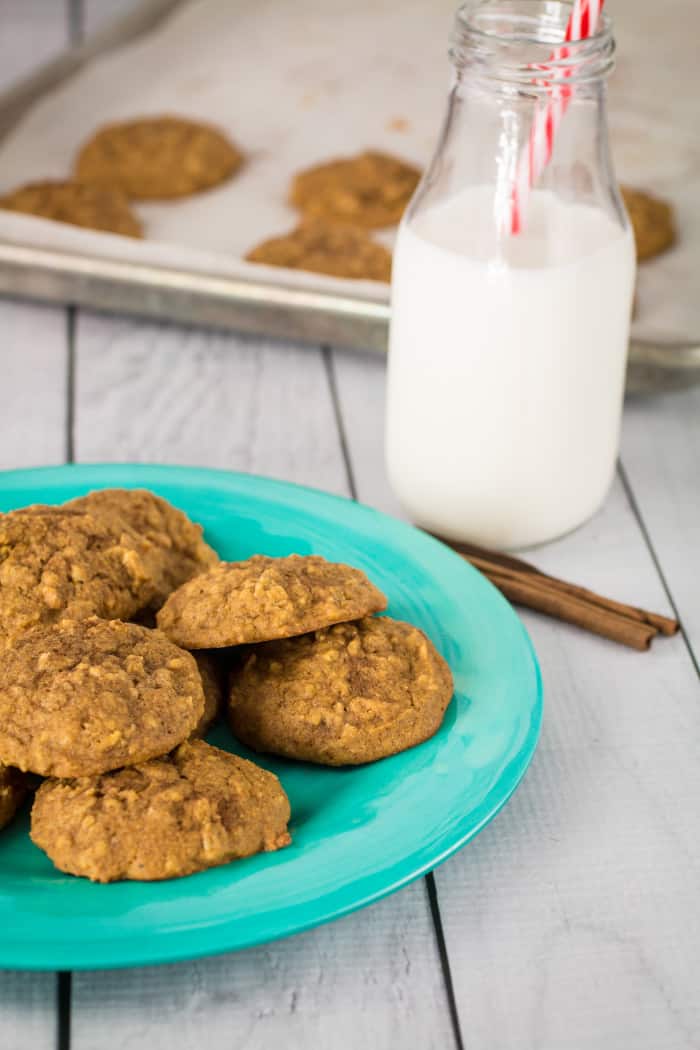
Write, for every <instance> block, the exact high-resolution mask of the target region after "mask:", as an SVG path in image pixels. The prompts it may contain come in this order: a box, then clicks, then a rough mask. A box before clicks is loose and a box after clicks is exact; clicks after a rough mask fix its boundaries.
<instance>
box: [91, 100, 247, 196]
mask: <svg viewBox="0 0 700 1050" xmlns="http://www.w3.org/2000/svg"><path fill="white" fill-rule="evenodd" d="M242 163H243V156H242V154H241V153H240V152H239V151H238V150H237V149H236V147H235V146H234V145H233V143H232V142H229V140H228V139H227V138H226V136H225V135H224V134H223V133H222V132H221V131H219V130H218V129H217V128H214V127H211V126H210V125H208V124H200V123H198V122H197V121H194V120H186V119H183V118H182V117H170V116H164V117H144V118H143V119H139V120H129V121H125V122H124V123H119V124H107V125H105V127H103V128H100V129H99V130H98V131H96V132H95V134H94V135H93V136H92V138H90V139H89V140H88V141H87V142H86V143H85V145H84V146H83V147H82V149H81V150H80V152H79V153H78V157H77V159H76V163H75V172H76V176H77V177H78V178H79V179H81V180H83V181H85V182H91V183H94V184H96V185H99V186H118V187H119V188H120V189H121V190H123V192H124V193H126V195H127V196H128V197H131V198H133V199H134V200H167V199H169V198H173V197H187V196H189V195H190V194H191V193H199V192H200V191H201V190H207V189H210V188H211V187H212V186H218V185H219V184H220V183H222V182H226V180H227V179H230V178H231V176H232V175H233V174H234V173H235V172H236V171H237V170H238V169H239V168H240V166H241V164H242Z"/></svg>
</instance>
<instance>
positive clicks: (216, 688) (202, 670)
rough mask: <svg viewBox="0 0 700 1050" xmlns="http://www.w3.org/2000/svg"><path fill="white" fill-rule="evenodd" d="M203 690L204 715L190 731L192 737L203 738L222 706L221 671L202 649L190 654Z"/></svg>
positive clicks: (216, 661)
mask: <svg viewBox="0 0 700 1050" xmlns="http://www.w3.org/2000/svg"><path fill="white" fill-rule="evenodd" d="M192 655H193V656H194V659H195V663H196V664H197V670H198V671H199V675H200V678H201V679H202V688H203V690H204V714H203V715H202V717H201V718H200V720H199V722H198V723H197V725H196V726H195V728H194V730H193V731H192V736H198V737H201V736H204V735H205V734H206V733H207V732H208V731H209V730H210V729H211V727H212V726H213V724H214V722H216V720H217V718H218V717H219V714H220V713H221V710H222V708H223V706H224V689H223V669H222V667H221V666H220V664H219V661H218V660H217V658H216V656H215V655H214V654H213V653H208V652H206V650H204V649H200V650H199V652H194V653H192Z"/></svg>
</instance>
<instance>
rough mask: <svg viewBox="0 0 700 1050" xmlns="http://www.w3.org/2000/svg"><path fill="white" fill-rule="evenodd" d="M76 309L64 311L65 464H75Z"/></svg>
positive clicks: (69, 308) (70, 308)
mask: <svg viewBox="0 0 700 1050" xmlns="http://www.w3.org/2000/svg"><path fill="white" fill-rule="evenodd" d="M76 325H77V309H76V307H75V306H69V307H68V308H67V310H66V343H67V355H66V463H75V342H76Z"/></svg>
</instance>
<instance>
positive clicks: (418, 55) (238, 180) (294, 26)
mask: <svg viewBox="0 0 700 1050" xmlns="http://www.w3.org/2000/svg"><path fill="white" fill-rule="evenodd" d="M630 3H631V0H626V3H624V4H622V3H620V6H629V4H630ZM632 6H637V7H638V5H634V4H633V5H632ZM454 10H455V3H454V2H453V0H351V2H349V0H191V2H190V3H188V4H186V5H185V6H184V7H183V8H180V9H178V10H177V11H175V12H174V14H173V15H171V16H170V18H169V19H168V20H167V21H166V22H164V23H161V25H160V26H158V27H157V28H156V29H155V30H153V31H152V32H150V33H149V34H147V35H145V36H143V37H142V38H141V39H140V40H138V41H137V42H136V43H131V44H129V45H128V46H126V47H124V48H122V49H119V50H116V51H113V52H111V53H110V54H108V55H106V56H104V57H103V58H101V59H99V60H97V61H96V62H94V63H93V64H92V65H90V66H89V67H88V68H86V69H85V70H83V71H81V72H80V73H78V74H77V75H76V76H74V77H73V78H72V79H71V80H70V81H69V82H67V83H66V85H64V87H62V88H61V89H59V90H58V91H56V92H55V93H53V94H52V95H51V96H50V97H47V98H46V99H44V100H42V101H41V102H39V103H37V105H36V106H35V107H34V108H33V109H32V111H31V112H30V113H29V114H28V115H27V116H26V117H25V119H24V120H23V121H22V123H21V124H20V125H19V126H18V127H17V128H16V129H15V130H14V131H13V132H12V133H11V134H10V136H9V137H8V138H7V139H6V140H5V141H4V142H3V144H2V146H1V147H0V192H2V191H6V190H9V189H11V188H12V187H14V186H16V185H19V184H21V183H22V182H26V181H31V180H36V179H40V178H61V177H65V176H67V175H68V174H69V173H70V170H71V164H72V159H73V157H74V155H75V152H76V150H77V148H78V147H79V146H80V144H81V143H82V142H83V141H84V140H85V139H86V138H88V137H89V135H90V134H91V133H92V131H93V130H94V129H95V128H97V127H98V126H99V125H100V124H103V123H105V122H107V121H111V120H118V119H123V118H128V117H134V116H142V115H147V114H162V113H173V114H181V115H185V116H190V117H193V118H195V119H197V118H199V119H202V120H208V121H211V122H213V123H215V124H217V125H219V126H221V127H222V128H223V129H225V130H226V131H227V132H228V134H229V135H230V136H231V138H232V139H233V140H234V141H235V142H236V143H237V144H238V145H239V146H240V148H241V149H242V150H243V151H244V152H245V153H246V155H247V162H246V165H245V167H244V169H243V170H242V171H241V172H240V173H239V174H238V175H237V176H236V177H235V178H234V179H233V180H232V181H231V182H230V183H228V184H226V185H224V186H222V187H220V188H217V189H214V190H211V191H209V192H207V193H202V194H198V195H197V196H194V197H190V198H187V199H184V200H179V201H176V202H162V203H161V202H158V203H150V204H138V205H136V208H137V210H138V213H139V215H140V217H141V218H142V220H143V222H144V225H145V228H146V235H147V238H148V239H147V240H145V241H143V242H136V241H131V240H128V239H126V238H121V237H116V236H113V235H109V234H101V233H95V232H92V231H84V230H79V229H77V228H74V227H70V226H66V225H62V224H59V223H52V222H48V221H46V220H41V219H35V218H32V217H25V216H19V215H14V214H10V213H6V212H2V211H0V238H2V239H3V240H11V241H14V242H21V243H31V244H33V245H41V246H43V247H56V248H63V249H69V250H73V251H81V252H83V251H84V252H91V253H93V254H98V255H103V256H106V257H109V258H112V259H120V260H132V261H138V262H142V263H158V264H165V265H168V266H172V267H174V268H182V269H186V270H195V271H199V272H208V273H215V274H229V275H232V276H245V275H250V274H251V273H254V274H255V276H256V277H257V278H258V279H260V278H261V277H263V276H264V277H265V278H269V279H270V280H272V281H278V280H280V278H281V277H283V278H284V281H285V283H286V284H298V285H300V286H305V287H314V288H326V289H329V290H334V291H343V292H351V293H355V294H358V295H362V296H363V297H369V298H380V299H382V298H385V297H386V295H387V289H386V286H382V285H378V284H374V283H373V282H364V281H363V282H357V281H346V280H338V279H337V278H328V277H321V276H316V275H308V274H301V273H293V272H291V271H280V270H276V269H272V268H268V267H261V266H253V264H249V263H245V262H243V261H242V260H241V256H242V255H243V254H244V253H245V252H246V251H247V250H248V249H249V248H251V247H252V246H253V245H254V244H256V243H257V242H258V241H260V240H262V239H263V238H265V237H268V236H273V235H276V234H279V233H281V232H283V231H285V230H288V229H290V228H291V227H292V226H293V225H294V223H295V221H296V218H297V215H296V213H295V212H294V211H293V210H292V209H291V208H289V207H288V206H287V204H286V203H285V201H286V196H287V190H288V185H289V181H290V178H291V176H292V175H293V174H294V173H295V172H297V171H299V170H300V169H301V168H304V167H306V166H308V165H309V164H312V163H315V162H317V161H321V160H325V159H327V158H330V157H335V156H338V155H343V154H349V153H353V152H356V151H358V150H361V149H365V148H368V147H376V148H380V149H386V150H388V151H390V152H392V153H395V154H397V155H399V156H402V157H405V158H406V159H407V160H410V161H413V162H415V163H418V164H424V163H426V162H427V160H428V159H429V157H430V154H431V152H432V149H433V144H434V141H435V139H436V137H437V134H438V130H439V126H440V122H441V120H442V115H443V109H444V105H445V96H446V89H447V85H448V80H449V69H448V61H447V56H446V48H447V37H448V33H449V29H450V25H451V21H452V17H453V14H454ZM638 21H639V19H636V22H635V24H636V23H637V22H638ZM624 46H625V42H624V40H623V41H622V42H621V50H623V53H624ZM634 52H639V54H635V53H634ZM642 63H644V64H645V65H646V67H647V74H648V75H647V79H646V80H645V82H644V85H643V91H641V92H639V91H637V90H635V88H634V84H635V82H636V83H637V84H639V80H638V72H639V66H640V65H641V64H642ZM651 74H653V70H649V64H648V54H647V53H645V52H644V36H643V27H642V31H641V32H640V35H639V39H638V40H637V38H636V37H635V38H634V39H632V40H631V42H630V49H629V52H628V54H627V58H626V60H625V63H624V64H623V65H622V66H621V69H620V71H619V74H618V80H619V82H620V83H619V85H618V87H617V95H616V96H615V100H614V109H613V120H612V124H613V136H614V141H615V145H616V157H617V165H618V171H619V174H620V176H621V177H622V178H624V179H627V180H629V181H631V182H633V183H636V184H637V185H640V186H642V187H644V186H647V187H651V188H656V189H657V190H658V191H660V192H662V193H664V194H666V195H668V196H670V197H672V198H673V199H674V201H675V202H676V204H677V205H678V206H679V207H680V211H681V217H682V229H683V240H682V243H681V245H680V246H679V248H678V249H677V250H675V251H674V252H672V253H670V254H669V255H667V256H666V257H664V258H663V259H660V260H658V261H656V262H653V263H650V264H648V266H647V267H645V268H644V269H643V272H642V286H641V296H640V304H641V305H640V323H641V324H642V326H643V327H650V328H655V329H666V330H669V331H674V332H676V333H677V334H680V333H682V332H685V334H689V333H690V332H691V330H694V331H695V332H696V333H697V334H700V296H697V295H696V294H695V288H694V285H695V282H694V279H693V277H694V273H695V272H696V270H695V266H696V263H697V261H698V257H699V256H700V222H699V221H698V218H697V217H696V215H695V211H696V208H694V207H693V200H697V199H698V192H699V187H700V144H698V143H697V141H696V139H694V138H693V136H692V134H691V129H692V126H693V124H692V113H691V112H690V111H689V112H688V113H687V114H686V115H684V114H683V113H680V114H678V113H676V114H675V115H676V116H677V117H678V120H679V123H678V126H675V127H671V126H669V123H668V122H667V121H664V120H663V119H661V120H660V119H659V118H658V117H657V116H656V115H655V114H654V113H651V114H650V113H649V112H646V113H645V112H644V110H645V108H646V109H647V110H648V109H649V108H650V107H653V106H654V105H656V104H657V103H658V100H659V93H660V92H663V91H667V92H671V90H672V88H671V85H670V84H669V85H665V84H656V85H655V84H654V82H653V77H652V82H651V83H649V82H648V78H649V76H651ZM691 94H692V93H691ZM684 124H685V125H686V126H687V131H686V127H684ZM379 236H380V239H382V240H384V241H385V242H386V243H388V244H389V245H390V244H391V241H392V234H391V233H382V234H381V235H379Z"/></svg>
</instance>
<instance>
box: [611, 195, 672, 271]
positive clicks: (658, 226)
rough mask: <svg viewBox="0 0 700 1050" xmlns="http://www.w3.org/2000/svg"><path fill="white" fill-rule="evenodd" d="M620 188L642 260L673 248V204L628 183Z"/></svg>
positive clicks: (640, 259)
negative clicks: (632, 187) (635, 188)
mask: <svg viewBox="0 0 700 1050" xmlns="http://www.w3.org/2000/svg"><path fill="white" fill-rule="evenodd" d="M620 192H621V193H622V199H623V200H624V202H625V208H626V209H627V214H628V215H629V217H630V222H631V223H632V229H633V230H634V240H635V244H636V246H637V258H638V259H639V261H640V262H643V261H644V260H645V259H651V258H653V256H655V255H659V254H660V253H661V252H665V251H666V249H667V248H670V247H671V245H673V244H674V243H675V241H676V225H675V221H674V217H673V208H672V207H671V205H670V204H668V203H667V202H666V201H664V200H661V199H660V198H659V197H653V196H652V195H651V194H650V193H644V192H643V191H642V190H634V189H631V188H630V187H629V186H621V187H620Z"/></svg>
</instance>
